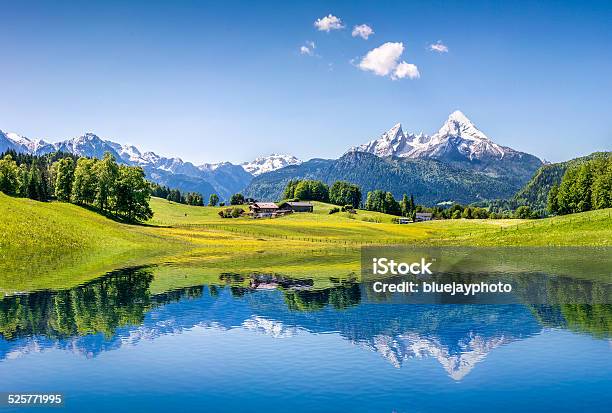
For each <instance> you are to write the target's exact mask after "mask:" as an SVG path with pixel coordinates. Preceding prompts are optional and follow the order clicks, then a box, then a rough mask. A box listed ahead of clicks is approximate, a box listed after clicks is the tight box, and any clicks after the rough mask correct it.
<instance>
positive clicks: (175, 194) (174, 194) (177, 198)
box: [166, 189, 185, 204]
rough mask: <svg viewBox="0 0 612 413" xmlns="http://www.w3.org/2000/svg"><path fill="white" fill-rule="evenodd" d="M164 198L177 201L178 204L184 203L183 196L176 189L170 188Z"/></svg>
mask: <svg viewBox="0 0 612 413" xmlns="http://www.w3.org/2000/svg"><path fill="white" fill-rule="evenodd" d="M166 199H167V200H168V201H172V202H177V203H179V204H184V203H185V198H184V197H183V195H182V194H181V191H179V190H178V189H171V190H170V192H169V193H168V196H167V197H166Z"/></svg>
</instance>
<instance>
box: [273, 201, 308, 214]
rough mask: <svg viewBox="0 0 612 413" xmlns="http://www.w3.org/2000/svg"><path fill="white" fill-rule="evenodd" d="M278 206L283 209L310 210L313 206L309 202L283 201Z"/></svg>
mask: <svg viewBox="0 0 612 413" xmlns="http://www.w3.org/2000/svg"><path fill="white" fill-rule="evenodd" d="M279 208H280V209H281V210H284V211H293V212H312V211H313V209H314V206H313V205H312V204H311V203H310V202H284V203H282V204H281V205H280V207H279Z"/></svg>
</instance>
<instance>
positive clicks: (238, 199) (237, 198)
mask: <svg viewBox="0 0 612 413" xmlns="http://www.w3.org/2000/svg"><path fill="white" fill-rule="evenodd" d="M242 204H244V195H242V194H241V193H237V194H234V195H232V196H231V198H230V205H242Z"/></svg>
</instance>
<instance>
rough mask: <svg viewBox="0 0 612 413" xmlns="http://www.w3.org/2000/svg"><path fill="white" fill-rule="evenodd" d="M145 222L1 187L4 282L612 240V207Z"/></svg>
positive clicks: (160, 287)
mask: <svg viewBox="0 0 612 413" xmlns="http://www.w3.org/2000/svg"><path fill="white" fill-rule="evenodd" d="M151 207H152V209H153V211H154V213H155V215H154V217H153V219H152V220H150V221H149V222H148V223H147V224H146V225H127V224H123V223H119V222H116V221H113V220H111V219H108V218H105V217H103V216H101V215H99V214H97V213H95V212H93V211H89V210H87V209H84V208H81V207H78V206H75V205H71V204H67V203H59V202H47V203H41V202H36V201H32V200H28V199H22V198H11V197H8V196H5V195H3V194H1V193H0V234H1V237H0V259H1V261H0V292H3V293H4V294H12V293H15V292H20V291H31V290H37V289H60V288H69V287H72V286H74V285H77V284H80V283H83V282H85V281H88V280H91V279H93V278H96V277H98V276H100V275H102V274H104V273H106V272H108V271H111V270H113V269H117V268H123V267H131V266H139V265H157V268H156V270H155V271H156V277H155V281H154V286H152V288H154V289H155V290H156V291H165V290H167V289H171V288H177V287H180V286H187V285H194V284H195V283H198V282H205V281H207V280H210V279H218V276H219V274H221V273H223V272H227V273H250V272H262V273H264V272H265V273H279V274H285V275H288V276H292V277H307V278H313V279H315V280H317V281H318V282H321V283H329V282H330V279H337V278H339V279H343V278H351V277H357V276H358V275H357V274H358V272H359V256H360V255H359V251H360V250H359V248H360V247H361V246H363V245H417V246H425V245H457V246H459V245H465V246H521V245H525V246H527V245H529V246H548V245H554V246H579V245H591V246H611V245H612V219H611V216H610V214H611V210H610V209H607V210H599V211H591V212H586V213H581V214H572V215H567V216H561V217H554V218H548V219H542V220H516V219H512V220H510V219H508V220H490V219H489V220H464V219H460V220H444V221H431V222H423V223H414V224H405V225H398V224H394V223H393V222H392V219H393V217H392V216H390V215H386V214H382V213H377V212H369V211H362V210H359V211H357V213H356V214H349V213H342V212H339V213H336V214H333V215H330V214H329V213H328V211H329V209H330V208H332V205H329V204H323V203H315V212H314V213H300V214H292V215H289V216H285V217H281V218H276V219H249V218H246V217H242V218H236V219H231V218H221V217H220V216H219V215H218V212H219V210H220V209H221V208H219V207H194V206H186V205H182V204H176V203H173V202H170V201H167V200H163V199H158V198H153V199H152V200H151Z"/></svg>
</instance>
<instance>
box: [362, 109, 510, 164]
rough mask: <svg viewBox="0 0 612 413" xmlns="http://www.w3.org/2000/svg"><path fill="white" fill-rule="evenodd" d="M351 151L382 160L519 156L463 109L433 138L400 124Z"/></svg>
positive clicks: (453, 114)
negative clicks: (487, 132)
mask: <svg viewBox="0 0 612 413" xmlns="http://www.w3.org/2000/svg"><path fill="white" fill-rule="evenodd" d="M350 151H357V152H369V153H372V154H374V155H377V156H381V157H387V156H395V157H401V158H432V159H439V160H452V161H457V160H468V161H473V160H483V159H488V160H490V159H498V160H499V159H502V158H503V157H504V156H506V155H507V154H509V153H512V154H516V153H518V152H517V151H514V150H513V149H511V148H507V147H504V146H501V145H498V144H496V143H495V142H493V141H492V140H491V139H489V137H488V136H487V135H485V134H484V133H483V132H482V131H480V130H479V129H478V128H477V127H476V125H474V123H473V122H472V121H470V119H468V117H467V116H466V115H465V114H463V112H461V111H459V110H456V111H454V112H453V113H451V114H450V115H449V116H448V119H447V120H446V122H444V124H443V125H442V127H441V128H440V129H439V130H438V132H436V133H434V134H433V135H431V136H428V135H425V134H422V133H421V134H411V133H405V132H403V131H402V128H401V124H399V123H398V124H396V125H395V126H393V127H392V128H391V129H389V130H388V131H387V132H385V133H383V134H382V135H381V136H380V137H379V138H378V139H375V140H372V141H370V142H368V143H366V144H363V145H360V146H357V147H353V148H351V149H350Z"/></svg>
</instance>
